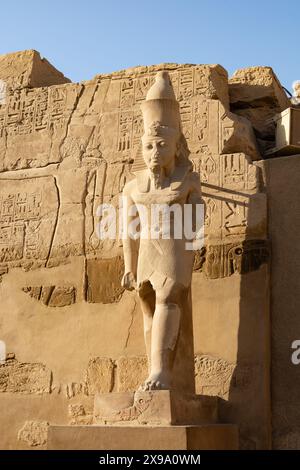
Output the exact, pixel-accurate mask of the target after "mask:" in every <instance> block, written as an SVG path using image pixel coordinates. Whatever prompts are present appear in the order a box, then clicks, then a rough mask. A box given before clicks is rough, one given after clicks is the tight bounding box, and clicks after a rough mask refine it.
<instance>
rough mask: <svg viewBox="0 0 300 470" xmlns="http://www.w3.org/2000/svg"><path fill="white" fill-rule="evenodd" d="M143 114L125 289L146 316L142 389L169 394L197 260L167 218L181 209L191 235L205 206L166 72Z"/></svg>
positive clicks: (128, 189)
mask: <svg viewBox="0 0 300 470" xmlns="http://www.w3.org/2000/svg"><path fill="white" fill-rule="evenodd" d="M142 113H143V119H144V135H143V137H142V151H143V158H144V161H145V163H146V167H147V169H145V170H142V171H140V172H138V173H137V176H136V178H135V179H133V180H131V181H129V182H128V183H127V184H126V185H125V187H124V190H123V207H124V218H123V221H124V234H125V235H123V250H124V261H125V274H124V276H123V279H122V285H123V287H125V288H126V289H128V290H133V289H136V291H137V293H138V296H139V299H140V302H141V308H142V312H143V320H144V336H145V343H146V351H147V356H148V364H149V376H148V378H147V379H146V381H145V382H144V384H142V385H141V387H140V390H144V391H146V390H157V389H164V390H168V389H170V388H172V385H171V384H172V370H173V365H174V358H175V350H176V345H177V341H178V335H179V330H180V324H181V319H182V315H184V309H185V307H184V302H182V299H183V298H186V297H185V294H186V293H187V292H188V291H189V290H190V287H191V277H192V269H193V261H194V253H193V250H192V249H190V248H189V249H188V248H187V242H188V241H191V240H192V239H193V237H194V235H193V237H192V238H188V236H186V235H185V233H183V232H184V230H182V231H181V235H179V236H178V233H177V234H176V233H175V232H176V229H177V226H176V224H177V225H178V218H177V220H176V221H175V217H173V218H172V215H173V211H172V209H173V208H175V206H176V208H177V209H178V207H179V208H180V209H184V206H186V205H189V206H190V208H192V212H191V213H190V214H191V216H190V217H189V219H192V222H193V232H194V234H195V231H196V229H197V228H196V227H195V223H196V222H195V214H196V212H195V210H196V208H199V207H202V208H203V205H202V204H203V201H202V197H201V188H200V179H199V175H198V173H195V172H193V171H192V163H191V161H190V160H189V158H188V155H189V152H188V149H187V146H186V142H185V139H184V136H183V134H182V131H181V124H180V113H179V105H178V102H177V101H176V98H175V95H174V91H173V88H172V85H171V82H170V79H169V75H168V73H167V72H159V73H158V74H157V76H156V81H155V83H154V84H153V85H152V87H151V88H150V89H149V91H148V94H147V97H146V100H145V102H143V103H142ZM200 204H201V206H200ZM157 207H159V208H162V212H161V214H160V219H159V220H162V223H161V225H160V224H159V223H158V224H157V223H156V222H157V219H155V220H156V222H153V217H150V213H151V211H152V213H153V210H154V208H156V209H157ZM166 207H167V208H169V212H168V211H165V208H166ZM142 209H143V210H142ZM145 211H146V217H145ZM175 212H176V211H175V210H174V213H175ZM179 212H180V211H179ZM183 213H184V210H182V211H181V212H180V214H181V215H180V217H181V216H182V218H181V223H182V224H183V225H184V224H185V221H184V216H183ZM133 214H134V215H133ZM177 214H178V212H177ZM136 215H137V218H138V220H139V224H140V232H139V235H140V236H139V239H138V240H137V239H135V237H134V236H130V234H129V233H127V229H128V227H129V226H130V224H131V223H132V222H133V220H134V218H135V217H136ZM151 216H152V214H151ZM189 222H191V220H189ZM135 226H136V225H135ZM166 229H167V230H166ZM168 229H169V230H168ZM166 233H167V235H168V236H166ZM190 340H191V341H193V338H191V339H190Z"/></svg>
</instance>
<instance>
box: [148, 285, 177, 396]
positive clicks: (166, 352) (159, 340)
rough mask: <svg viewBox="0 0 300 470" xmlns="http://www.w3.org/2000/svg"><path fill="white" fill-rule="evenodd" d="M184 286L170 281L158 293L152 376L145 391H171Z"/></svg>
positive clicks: (152, 342) (151, 367) (152, 351)
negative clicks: (173, 360)
mask: <svg viewBox="0 0 300 470" xmlns="http://www.w3.org/2000/svg"><path fill="white" fill-rule="evenodd" d="M182 291H183V286H181V285H180V284H176V283H175V282H173V281H170V280H168V281H167V282H166V284H165V285H164V286H163V287H162V288H160V289H158V290H156V306H155V312H154V316H153V322H152V335H151V361H150V375H149V377H148V378H147V380H146V382H145V384H144V386H143V389H144V390H155V389H170V386H171V372H172V359H173V353H174V349H175V347H176V343H177V339H178V334H179V326H180V316H181V309H180V297H181V294H182Z"/></svg>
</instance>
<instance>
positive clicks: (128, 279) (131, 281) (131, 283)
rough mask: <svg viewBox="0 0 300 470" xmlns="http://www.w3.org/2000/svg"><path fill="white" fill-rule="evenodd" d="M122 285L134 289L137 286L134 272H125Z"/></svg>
mask: <svg viewBox="0 0 300 470" xmlns="http://www.w3.org/2000/svg"><path fill="white" fill-rule="evenodd" d="M121 285H122V287H124V288H125V289H126V290H134V289H135V288H136V282H135V277H134V274H133V273H132V272H128V273H125V274H124V276H123V277H122V281H121Z"/></svg>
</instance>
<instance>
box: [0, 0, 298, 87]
mask: <svg viewBox="0 0 300 470" xmlns="http://www.w3.org/2000/svg"><path fill="white" fill-rule="evenodd" d="M0 15H1V25H0V26H1V27H0V39H1V41H0V54H5V53H8V52H13V51H18V50H22V49H36V50H38V51H39V52H40V53H41V55H42V56H44V57H46V58H47V59H48V60H50V62H52V63H53V65H55V66H56V67H57V68H58V69H59V70H61V71H62V72H63V73H64V74H65V75H66V76H68V77H69V78H70V79H71V80H73V81H81V80H88V79H90V78H92V77H93V76H94V75H96V74H97V73H107V72H112V71H115V70H119V69H123V68H127V67H131V66H135V65H149V64H156V63H161V62H178V63H200V64H201V63H202V64H205V63H211V64H212V63H219V64H221V65H223V66H224V67H225V68H226V69H227V70H228V72H229V74H230V75H231V74H232V73H233V72H234V70H236V69H237V68H242V67H247V66H251V65H269V66H271V67H273V69H274V70H275V72H276V74H277V75H278V77H279V79H280V81H281V83H282V84H283V85H284V86H286V87H287V88H288V89H291V83H292V82H293V80H296V79H300V54H299V49H298V48H299V44H300V34H299V20H300V1H299V0H285V1H279V0H172V1H171V0H160V1H159V0H146V1H144V0H123V1H122V0H106V1H104V0H85V1H78V0H59V1H58V0H51V1H50V0H39V1H38V0H11V1H8V2H3V3H2V4H1V9H0Z"/></svg>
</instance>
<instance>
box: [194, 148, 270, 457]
mask: <svg viewBox="0 0 300 470" xmlns="http://www.w3.org/2000/svg"><path fill="white" fill-rule="evenodd" d="M219 158H220V159H222V158H224V156H223V155H220V157H219ZM263 179H264V178H263V174H262V170H261V168H260V167H259V166H258V167H257V181H258V188H257V189H258V192H256V193H252V194H250V193H249V194H247V193H245V192H240V191H238V190H237V191H235V190H231V189H225V188H221V187H220V188H218V187H215V189H219V191H220V192H219V193H218V194H217V195H215V196H212V194H211V191H210V190H211V185H208V184H206V183H202V189H203V195H204V196H205V195H206V191H207V189H208V190H209V197H210V198H212V197H214V198H216V199H219V200H221V201H222V203H223V204H224V203H225V205H226V204H227V203H229V204H230V205H231V207H232V208H234V209H235V210H236V214H237V217H236V224H238V215H239V214H241V212H243V214H244V215H245V219H244V222H243V224H244V225H243V226H244V234H243V237H241V236H240V241H238V240H237V237H230V240H235V241H231V242H230V243H225V244H221V245H211V246H209V245H208V246H207V247H206V248H204V249H203V252H202V253H200V256H199V255H198V268H200V269H199V270H202V271H203V272H204V273H205V274H206V277H209V278H211V279H216V280H217V278H219V279H220V278H226V277H227V280H225V279H220V282H221V284H219V285H220V286H221V291H223V292H222V297H224V296H226V295H228V297H234V296H235V295H236V291H237V292H238V294H239V295H237V296H236V298H234V299H233V303H232V302H230V301H229V304H227V298H224V303H223V304H222V300H221V299H218V300H217V303H218V306H217V310H218V312H217V318H216V322H217V324H218V325H216V331H218V330H220V331H222V330H223V331H224V330H225V338H226V340H227V342H230V341H233V342H236V344H230V345H228V346H229V348H233V349H236V361H235V364H228V363H226V361H223V362H224V364H225V363H226V364H227V366H228V368H229V369H230V368H231V371H232V370H233V372H232V375H231V380H230V385H229V394H228V399H225V397H224V399H223V398H220V404H219V418H220V421H221V422H225V423H234V424H238V426H239V435H240V448H241V449H268V448H270V446H271V423H270V420H271V410H270V406H271V404H270V318H269V258H270V253H269V244H268V240H267V237H266V225H265V223H266V217H267V214H266V205H265V201H266V194H265V185H264V182H263ZM263 200H264V203H262V201H263ZM225 226H226V222H225ZM231 228H232V230H233V231H234V229H235V228H238V227H237V226H236V227H234V224H232V227H230V229H231ZM241 238H242V240H241ZM196 263H197V260H196ZM237 276H238V277H237ZM237 281H238V282H239V286H238V287H237V288H236V291H234V292H231V287H232V286H233V285H234V283H235V282H237ZM217 282H218V281H217ZM230 283H232V284H230ZM212 286H213V284H212ZM212 288H213V287H212ZM215 295H216V296H217V295H218V294H217V293H216V294H215ZM225 304H226V305H225ZM228 305H229V306H228ZM199 315H201V312H199ZM211 328H212V329H213V328H214V325H212V326H211ZM234 329H235V330H234ZM232 338H234V340H232ZM199 341H200V343H201V338H199ZM212 347H213V345H212ZM220 361H221V362H222V359H220ZM220 364H221V363H220ZM227 366H224V367H227ZM220 367H221V368H222V367H223V366H222V365H220ZM216 373H217V372H216ZM221 373H222V371H221ZM221 380H222V379H221ZM226 398H227V397H226Z"/></svg>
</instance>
